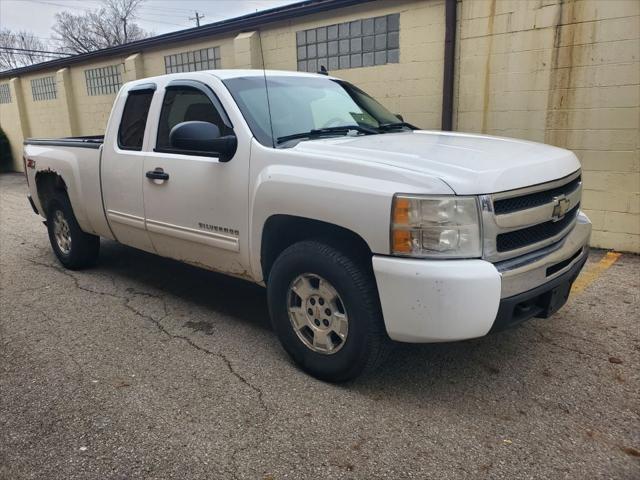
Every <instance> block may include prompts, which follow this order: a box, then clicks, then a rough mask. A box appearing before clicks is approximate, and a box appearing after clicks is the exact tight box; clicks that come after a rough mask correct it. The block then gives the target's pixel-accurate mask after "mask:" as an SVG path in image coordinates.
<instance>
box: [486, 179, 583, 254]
mask: <svg viewBox="0 0 640 480" xmlns="http://www.w3.org/2000/svg"><path fill="white" fill-rule="evenodd" d="M581 196H582V181H581V177H580V171H577V172H575V173H573V174H571V175H569V176H568V177H565V178H562V179H560V180H556V181H553V182H548V183H544V184H540V185H535V186H532V187H527V188H523V189H518V190H512V191H508V192H502V193H496V194H493V195H483V196H481V198H480V203H481V206H482V223H483V231H484V258H485V259H487V260H489V261H492V262H498V261H502V260H506V259H509V258H514V257H517V256H519V255H524V254H526V253H529V252H532V251H535V250H538V249H540V248H544V247H546V246H548V245H551V244H553V243H556V242H559V241H561V240H562V239H563V238H564V237H565V236H566V235H568V234H569V232H571V230H572V229H573V227H574V226H575V223H576V217H577V215H578V211H579V209H580V200H581Z"/></svg>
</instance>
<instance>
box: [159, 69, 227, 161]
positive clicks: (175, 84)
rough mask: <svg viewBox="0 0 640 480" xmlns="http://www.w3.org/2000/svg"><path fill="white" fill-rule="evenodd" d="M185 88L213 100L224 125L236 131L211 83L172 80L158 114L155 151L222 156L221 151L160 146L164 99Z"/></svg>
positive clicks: (166, 87)
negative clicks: (169, 93)
mask: <svg viewBox="0 0 640 480" xmlns="http://www.w3.org/2000/svg"><path fill="white" fill-rule="evenodd" d="M183 89H187V90H189V89H190V90H196V91H198V92H200V93H202V94H204V95H205V96H206V97H207V98H208V99H209V101H210V102H211V106H212V107H213V108H215V109H216V110H217V111H218V114H219V115H220V118H221V119H222V122H223V123H224V125H225V126H226V127H227V128H229V129H230V130H231V131H232V132H234V128H233V124H232V123H231V119H230V118H229V115H228V114H227V112H226V110H225V109H224V107H223V106H222V103H221V102H220V99H219V98H218V96H217V95H216V93H215V92H214V91H213V89H212V88H211V87H210V86H209V85H207V84H206V83H204V82H201V81H199V80H173V81H172V82H169V83H168V84H167V85H166V86H165V87H164V93H163V95H162V103H161V107H160V113H159V115H158V124H157V126H156V140H155V145H154V146H153V151H154V152H157V153H172V154H176V155H186V156H190V157H196V156H197V157H212V158H216V159H218V158H220V153H219V152H202V151H199V150H184V149H181V148H171V147H168V148H167V147H158V141H159V140H160V120H161V119H162V113H163V111H164V109H165V105H164V101H165V99H166V97H167V94H168V92H170V91H172V90H183ZM234 134H235V132H234Z"/></svg>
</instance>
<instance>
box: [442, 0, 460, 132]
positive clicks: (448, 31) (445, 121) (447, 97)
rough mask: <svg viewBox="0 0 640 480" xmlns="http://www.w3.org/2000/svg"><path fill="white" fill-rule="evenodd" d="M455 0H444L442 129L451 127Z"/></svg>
mask: <svg viewBox="0 0 640 480" xmlns="http://www.w3.org/2000/svg"><path fill="white" fill-rule="evenodd" d="M456 4H457V0H445V10H444V23H445V31H444V78H443V82H442V130H445V131H451V130H452V129H453V81H454V79H453V76H454V71H455V60H456V20H457V19H456V7H457V5H456Z"/></svg>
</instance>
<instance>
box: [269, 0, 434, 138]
mask: <svg viewBox="0 0 640 480" xmlns="http://www.w3.org/2000/svg"><path fill="white" fill-rule="evenodd" d="M391 13H400V63H393V64H387V65H380V66H375V67H363V68H352V69H344V70H332V71H331V74H332V75H336V76H337V77H341V78H343V79H345V80H348V81H351V82H353V83H355V84H357V85H358V86H359V87H361V88H362V89H363V90H365V91H366V92H368V93H370V94H371V95H373V96H374V97H376V99H378V100H379V101H380V102H381V103H382V104H384V105H385V106H386V107H387V108H389V109H390V110H391V111H393V112H397V113H402V114H403V115H404V117H405V120H406V121H408V122H411V123H415V124H416V125H418V126H420V127H421V128H439V126H440V117H441V112H442V68H443V63H444V0H432V1H417V2H416V1H412V0H406V1H405V0H385V1H379V2H376V3H375V4H364V5H359V6H355V7H350V8H344V9H341V10H340V11H339V12H328V13H323V14H318V15H311V16H309V17H303V18H301V19H300V20H296V21H290V22H286V23H282V24H279V25H275V26H270V27H269V28H268V29H265V31H264V32H262V45H263V48H264V59H265V64H266V65H267V68H274V69H279V70H295V69H296V68H297V67H296V65H297V62H296V38H295V32H296V31H299V30H305V29H308V28H314V27H321V26H325V25H332V24H335V23H341V22H347V21H351V20H357V19H359V18H367V17H373V16H378V15H387V14H391ZM390 87H391V88H390Z"/></svg>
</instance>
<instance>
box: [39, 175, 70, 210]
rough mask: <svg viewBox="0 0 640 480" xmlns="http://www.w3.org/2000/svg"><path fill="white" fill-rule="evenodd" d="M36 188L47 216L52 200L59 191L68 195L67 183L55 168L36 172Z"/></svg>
mask: <svg viewBox="0 0 640 480" xmlns="http://www.w3.org/2000/svg"><path fill="white" fill-rule="evenodd" d="M35 181H36V190H37V192H38V201H39V203H40V206H41V207H42V210H41V212H42V214H43V215H44V216H45V217H46V215H47V212H48V211H49V206H50V204H51V200H52V199H53V198H54V197H55V195H56V194H57V193H60V192H63V193H64V194H65V195H68V192H67V184H66V182H65V181H64V179H63V178H62V176H61V175H60V174H59V173H58V172H55V171H53V170H42V171H39V172H37V173H36V177H35Z"/></svg>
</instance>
